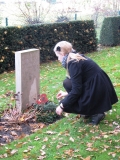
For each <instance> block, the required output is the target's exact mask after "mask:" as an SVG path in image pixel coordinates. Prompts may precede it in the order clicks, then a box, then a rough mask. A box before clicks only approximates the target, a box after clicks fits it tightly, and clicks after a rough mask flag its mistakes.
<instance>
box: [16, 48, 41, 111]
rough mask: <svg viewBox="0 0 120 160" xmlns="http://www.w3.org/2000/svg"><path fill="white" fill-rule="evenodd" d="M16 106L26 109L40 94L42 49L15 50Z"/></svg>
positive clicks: (21, 109) (20, 109)
mask: <svg viewBox="0 0 120 160" xmlns="http://www.w3.org/2000/svg"><path fill="white" fill-rule="evenodd" d="M15 78H16V98H17V101H16V106H17V108H18V109H19V111H20V112H21V111H23V110H25V109H26V108H27V107H28V106H31V105H32V103H34V102H35V99H37V98H38V95H39V79H40V51H39V49H34V48H33V49H28V50H22V51H17V52H15Z"/></svg>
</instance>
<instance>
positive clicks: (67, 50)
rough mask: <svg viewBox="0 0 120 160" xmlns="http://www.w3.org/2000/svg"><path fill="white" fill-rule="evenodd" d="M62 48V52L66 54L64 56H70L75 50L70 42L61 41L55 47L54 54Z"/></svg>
mask: <svg viewBox="0 0 120 160" xmlns="http://www.w3.org/2000/svg"><path fill="white" fill-rule="evenodd" d="M58 47H60V50H61V51H63V52H64V54H65V55H66V54H68V53H70V52H72V50H73V48H72V44H71V43H70V42H67V41H60V42H58V43H57V44H56V45H55V47H54V49H53V50H54V52H56V51H58V50H57V48H58Z"/></svg>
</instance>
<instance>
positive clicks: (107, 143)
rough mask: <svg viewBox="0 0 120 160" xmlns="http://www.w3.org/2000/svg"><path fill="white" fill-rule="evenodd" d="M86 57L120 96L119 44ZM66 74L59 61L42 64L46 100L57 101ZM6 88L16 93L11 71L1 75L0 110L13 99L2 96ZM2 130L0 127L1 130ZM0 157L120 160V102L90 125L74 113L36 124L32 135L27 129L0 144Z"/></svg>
mask: <svg viewBox="0 0 120 160" xmlns="http://www.w3.org/2000/svg"><path fill="white" fill-rule="evenodd" d="M86 56H88V57H90V58H92V59H93V60H95V61H96V62H97V63H98V64H99V65H100V66H101V67H102V68H103V70H105V72H106V73H107V74H108V75H109V77H110V78H111V80H112V82H113V85H114V87H115V90H116V92H117V95H118V98H119V99H120V46H117V47H112V48H109V47H107V48H105V49H103V50H101V51H98V52H94V53H88V54H86ZM65 74H66V73H65V70H64V69H63V68H62V67H61V64H60V63H59V62H58V61H54V62H49V63H45V64H41V66H40V93H46V94H47V96H48V99H49V100H51V101H53V102H55V103H58V102H57V99H56V94H57V92H58V91H59V90H60V89H62V81H63V80H64V78H65ZM8 91H13V92H15V73H14V71H12V72H9V73H3V74H1V75H0V99H1V100H0V110H1V111H2V110H4V109H5V108H6V107H7V104H8V103H9V104H10V103H14V101H12V98H10V97H6V96H5V94H6V93H7V92H8ZM103 96H104V95H103ZM13 105H14V104H13ZM2 130H3V128H2V127H1V126H0V132H1V131H2ZM6 130H7V129H6ZM9 130H12V128H9ZM18 130H19V129H18ZM2 136H3V135H2ZM16 136H17V135H14V137H16ZM0 158H1V159H5V160H7V159H9V160H37V159H40V160H42V159H45V160H54V159H55V160H58V159H59V160H60V159H61V160H63V159H65V160H66V159H67V160H78V159H79V160H120V101H119V102H118V103H116V104H115V105H113V109H112V110H111V111H109V112H107V113H106V117H105V119H104V120H103V121H101V123H100V124H99V125H98V126H91V125H89V124H88V120H86V121H84V120H83V118H80V117H79V116H77V115H74V114H69V115H67V116H66V117H64V118H62V119H60V120H58V121H56V122H55V123H53V124H50V125H44V124H43V123H39V126H36V130H34V131H33V133H32V134H30V135H28V133H27V132H26V134H23V135H22V136H18V137H16V138H15V140H14V141H12V142H8V143H7V144H2V143H1V144H0Z"/></svg>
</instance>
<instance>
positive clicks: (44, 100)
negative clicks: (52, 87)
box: [37, 94, 48, 104]
mask: <svg viewBox="0 0 120 160" xmlns="http://www.w3.org/2000/svg"><path fill="white" fill-rule="evenodd" d="M47 102H48V98H47V95H46V94H41V95H40V98H39V99H38V100H37V104H45V103H47Z"/></svg>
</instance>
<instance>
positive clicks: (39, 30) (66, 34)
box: [0, 21, 97, 73]
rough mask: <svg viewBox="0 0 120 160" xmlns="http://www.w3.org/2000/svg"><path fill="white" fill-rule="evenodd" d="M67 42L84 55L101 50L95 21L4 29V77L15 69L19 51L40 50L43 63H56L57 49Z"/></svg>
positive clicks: (0, 38) (0, 48) (0, 64)
mask: <svg viewBox="0 0 120 160" xmlns="http://www.w3.org/2000/svg"><path fill="white" fill-rule="evenodd" d="M62 40H66V41H69V42H71V43H72V44H73V46H74V48H75V49H76V50H77V51H82V52H83V53H86V52H92V51H95V50H96V48H97V39H96V32H95V28H94V22H93V21H72V22H68V23H59V24H58V23H53V24H42V25H33V26H24V27H21V26H18V27H6V28H0V73H2V72H4V71H9V70H13V69H14V68H15V55H14V53H15V51H19V50H25V49H30V48H38V49H40V61H41V62H46V61H48V60H55V59H56V56H55V54H54V52H53V47H54V46H55V44H56V43H57V42H59V41H62Z"/></svg>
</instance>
